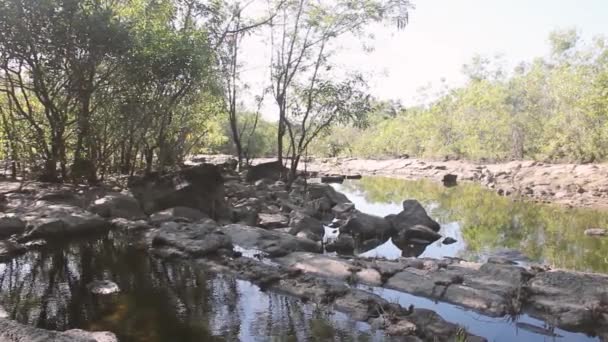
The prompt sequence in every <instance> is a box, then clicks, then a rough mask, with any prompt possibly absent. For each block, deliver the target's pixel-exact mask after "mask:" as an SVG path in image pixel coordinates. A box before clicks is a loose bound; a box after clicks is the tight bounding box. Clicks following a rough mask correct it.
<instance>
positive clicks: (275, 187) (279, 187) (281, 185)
mask: <svg viewBox="0 0 608 342" xmlns="http://www.w3.org/2000/svg"><path fill="white" fill-rule="evenodd" d="M268 190H270V191H273V192H276V191H284V190H285V182H282V181H276V182H274V183H273V184H271V185H269V186H268Z"/></svg>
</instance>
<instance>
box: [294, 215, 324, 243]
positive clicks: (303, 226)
mask: <svg viewBox="0 0 608 342" xmlns="http://www.w3.org/2000/svg"><path fill="white" fill-rule="evenodd" d="M289 227H291V230H290V231H289V234H292V235H296V234H298V233H300V232H311V233H313V234H315V235H318V236H320V237H323V235H324V234H325V228H323V224H322V223H321V221H319V220H317V219H316V218H314V217H311V216H309V215H306V214H304V213H302V212H299V211H292V212H291V214H290V218H289Z"/></svg>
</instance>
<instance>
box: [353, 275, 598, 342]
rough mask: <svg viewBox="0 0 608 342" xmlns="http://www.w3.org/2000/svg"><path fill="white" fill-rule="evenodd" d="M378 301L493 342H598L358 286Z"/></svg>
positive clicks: (526, 321) (521, 319) (523, 318)
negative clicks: (434, 316) (433, 315)
mask: <svg viewBox="0 0 608 342" xmlns="http://www.w3.org/2000/svg"><path fill="white" fill-rule="evenodd" d="M360 288H361V289H362V290H366V291H369V292H372V293H375V294H377V295H379V296H380V297H382V298H384V299H386V300H388V301H390V302H393V303H399V304H401V305H402V306H408V305H410V304H413V305H414V307H416V308H423V309H430V310H433V311H435V312H438V313H440V314H441V317H443V318H444V319H446V320H447V321H449V322H452V323H456V324H458V325H460V326H462V327H464V328H466V330H467V331H469V332H471V333H473V334H476V335H478V336H483V337H484V338H486V339H487V340H488V341H493V342H512V341H528V342H550V341H555V342H591V341H600V339H599V338H597V337H591V336H587V335H585V334H582V333H574V332H569V331H565V330H562V329H559V328H555V327H552V326H550V325H548V324H547V323H544V322H543V321H541V320H538V319H536V318H533V317H530V316H528V315H520V316H517V317H500V318H496V317H488V316H484V315H481V314H478V313H475V312H473V311H470V310H465V309H462V308H460V307H458V306H456V305H452V304H448V303H442V302H435V301H433V300H431V299H427V298H422V297H418V296H413V295H411V294H408V293H403V292H399V291H395V290H391V289H386V288H382V287H369V286H360Z"/></svg>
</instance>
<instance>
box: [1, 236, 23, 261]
mask: <svg viewBox="0 0 608 342" xmlns="http://www.w3.org/2000/svg"><path fill="white" fill-rule="evenodd" d="M25 252H26V248H25V246H23V245H21V244H18V243H16V242H14V241H11V240H0V262H5V261H8V260H10V259H12V258H14V257H16V256H17V255H20V254H23V253H25Z"/></svg>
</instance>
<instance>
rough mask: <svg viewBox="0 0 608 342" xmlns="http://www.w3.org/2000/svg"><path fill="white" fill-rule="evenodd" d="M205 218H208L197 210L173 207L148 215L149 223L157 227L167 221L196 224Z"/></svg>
mask: <svg viewBox="0 0 608 342" xmlns="http://www.w3.org/2000/svg"><path fill="white" fill-rule="evenodd" d="M207 218H209V216H207V215H206V214H204V213H203V212H202V211H200V210H198V209H194V208H188V207H173V208H169V209H165V210H162V211H159V212H156V213H154V214H152V215H150V223H152V224H157V225H158V224H161V223H164V222H167V221H180V220H182V221H187V222H197V221H201V220H203V219H207Z"/></svg>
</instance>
